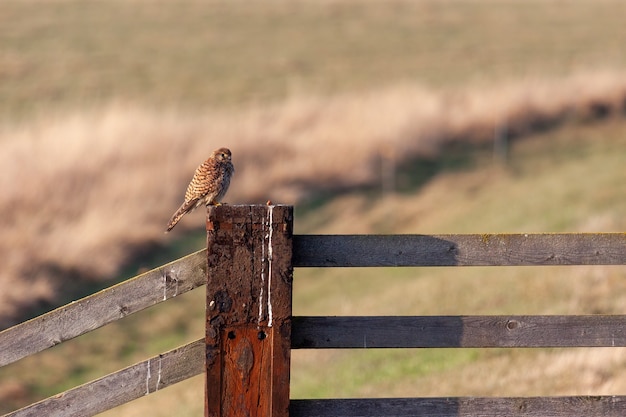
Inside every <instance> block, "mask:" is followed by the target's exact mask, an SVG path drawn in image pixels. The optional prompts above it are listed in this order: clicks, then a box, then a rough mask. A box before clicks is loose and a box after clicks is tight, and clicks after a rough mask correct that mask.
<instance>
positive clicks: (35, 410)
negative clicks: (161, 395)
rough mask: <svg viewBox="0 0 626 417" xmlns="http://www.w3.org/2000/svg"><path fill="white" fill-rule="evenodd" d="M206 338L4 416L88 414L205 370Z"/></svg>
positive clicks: (86, 416) (74, 416)
mask: <svg viewBox="0 0 626 417" xmlns="http://www.w3.org/2000/svg"><path fill="white" fill-rule="evenodd" d="M204 349H205V348H204V339H200V340H196V341H195V342H192V343H189V344H187V345H185V346H181V347H179V348H177V349H173V350H170V351H169V352H166V353H163V354H161V355H158V356H154V357H152V358H150V359H148V360H146V361H143V362H139V363H137V364H135V365H132V366H129V367H128V368H125V369H122V370H120V371H117V372H114V373H112V374H110V375H107V376H105V377H102V378H99V379H96V380H94V381H91V382H88V383H86V384H84V385H80V386H78V387H76V388H73V389H70V390H68V391H65V392H63V393H61V394H58V395H55V396H53V397H50V398H47V399H45V400H43V401H40V402H38V403H35V404H32V405H29V406H28V407H24V408H21V409H19V410H17V411H14V412H12V413H9V414H6V415H5V417H41V416H46V417H89V416H93V415H96V414H98V413H101V412H103V411H106V410H109V409H111V408H114V407H117V406H119V405H122V404H125V403H127V402H129V401H132V400H134V399H137V398H139V397H143V396H144V395H148V394H152V393H154V392H156V391H158V390H160V389H163V388H165V387H168V386H170V385H173V384H175V383H177V382H180V381H182V380H185V379H187V378H190V377H192V376H195V375H198V374H200V373H202V372H203V371H204Z"/></svg>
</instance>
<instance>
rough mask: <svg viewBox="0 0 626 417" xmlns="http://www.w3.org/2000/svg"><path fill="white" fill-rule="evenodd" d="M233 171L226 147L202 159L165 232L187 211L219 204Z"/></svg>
mask: <svg viewBox="0 0 626 417" xmlns="http://www.w3.org/2000/svg"><path fill="white" fill-rule="evenodd" d="M234 172H235V167H234V166H233V163H232V155H231V153H230V150H229V149H227V148H219V149H217V150H215V151H213V154H212V155H211V156H210V157H209V159H207V160H206V161H204V162H203V163H202V164H201V165H200V166H199V167H198V168H197V169H196V172H195V173H194V174H193V178H192V179H191V182H190V183H189V186H188V187H187V192H186V193H185V202H184V203H183V204H182V205H181V206H180V208H179V209H178V210H176V213H174V215H173V216H172V218H171V219H170V221H169V223H168V224H167V232H169V231H170V230H172V229H173V228H174V226H176V223H178V221H179V220H180V219H181V218H182V217H183V216H184V215H185V214H187V213H190V212H192V211H193V210H194V209H196V208H198V207H200V206H201V205H202V204H206V205H207V206H215V205H219V204H220V201H221V200H222V198H224V195H225V194H226V191H227V190H228V186H229V185H230V177H232V175H233V173H234Z"/></svg>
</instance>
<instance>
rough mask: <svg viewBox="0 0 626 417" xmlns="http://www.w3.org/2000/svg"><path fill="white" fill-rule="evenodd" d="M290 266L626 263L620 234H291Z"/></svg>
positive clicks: (625, 247)
mask: <svg viewBox="0 0 626 417" xmlns="http://www.w3.org/2000/svg"><path fill="white" fill-rule="evenodd" d="M293 241H294V247H293V255H294V258H293V265H294V267H373V266H488V265H503V266H504V265H506V266H509V265H511V266H513V265H626V233H554V234H550V233H548V234H545V233H541V234H468V235H296V236H294V240H293Z"/></svg>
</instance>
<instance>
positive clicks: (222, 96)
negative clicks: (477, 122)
mask: <svg viewBox="0 0 626 417" xmlns="http://www.w3.org/2000/svg"><path fill="white" fill-rule="evenodd" d="M0 11H1V13H0V42H1V44H2V54H0V78H1V79H2V83H0V97H2V100H0V115H3V116H4V118H5V119H7V118H12V119H14V118H15V117H17V118H22V117H25V116H27V115H29V114H32V113H33V112H36V113H41V112H48V111H50V110H52V109H54V110H56V111H58V110H59V109H64V108H72V109H73V108H76V107H79V108H81V107H82V106H93V105H97V104H102V103H108V102H109V101H111V100H120V99H123V100H129V101H133V102H139V103H141V104H144V105H147V106H149V107H168V106H183V107H186V108H189V107H191V108H195V107H197V106H212V107H220V108H222V107H224V106H233V105H235V106H236V105H241V104H257V103H266V102H267V101H268V100H269V101H276V100H281V99H284V98H286V97H291V96H293V95H301V94H311V93H313V94H323V95H326V94H334V93H337V92H345V91H355V90H361V91H369V90H371V89H372V87H374V86H379V85H389V84H395V83H397V82H400V81H401V82H417V83H422V84H426V85H429V86H435V87H440V86H444V87H447V86H453V87H457V86H465V85H467V84H468V83H475V82H479V83H487V84H488V83H491V82H493V81H496V80H502V79H506V80H508V79H512V78H513V79H517V78H521V77H528V76H530V77H536V76H541V77H545V76H556V77H558V76H562V75H565V74H568V73H570V72H572V71H575V70H586V69H598V67H607V68H615V67H618V68H623V67H624V65H625V64H626V51H625V50H624V48H623V40H624V39H625V38H626V33H625V32H626V29H624V25H623V16H624V15H626V4H624V2H621V1H619V0H613V1H611V0H601V1H585V0H577V1H571V2H567V4H564V3H563V2H561V1H557V0H547V1H514V0H504V1H492V0H484V1H481V0H478V1H465V0H458V1H457V0H447V1H433V0H427V1H409V0H392V1H386V2H377V1H368V0H354V1H340V0H323V1H312V0H305V1H299V2H283V1H263V2H262V3H258V4H254V5H251V4H249V3H248V2H245V1H208V2H204V1H193V0H183V1H171V2H157V1H145V0H144V1H142V0H138V1H123V0H112V1H106V2H104V1H95V2H82V1H72V0H51V1H36V0H29V1H20V0H7V1H3V2H2V5H1V6H0Z"/></svg>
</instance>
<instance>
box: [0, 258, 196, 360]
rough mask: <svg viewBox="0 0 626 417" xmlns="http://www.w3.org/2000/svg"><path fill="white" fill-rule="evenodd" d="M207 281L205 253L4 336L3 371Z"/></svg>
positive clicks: (1, 338) (0, 353) (0, 356)
mask: <svg viewBox="0 0 626 417" xmlns="http://www.w3.org/2000/svg"><path fill="white" fill-rule="evenodd" d="M205 282H206V250H200V251H198V252H195V253H192V254H191V255H188V256H185V257H183V258H181V259H178V260H176V261H174V262H171V263H168V264H166V265H163V266H161V267H159V268H156V269H153V270H151V271H148V272H146V273H144V274H141V275H138V276H137V277H135V278H131V279H129V280H127V281H124V282H122V283H120V284H117V285H115V286H112V287H109V288H106V289H104V290H102V291H100V292H98V293H96V294H93V295H90V296H88V297H85V298H82V299H80V300H78V301H75V302H72V303H70V304H67V305H65V306H63V307H60V308H57V309H56V310H53V311H51V312H49V313H46V314H44V315H41V316H39V317H36V318H34V319H32V320H29V321H26V322H24V323H21V324H18V325H16V326H13V327H10V328H8V329H6V330H4V331H2V332H0V346H2V349H0V366H4V365H7V364H9V363H12V362H15V361H17V360H19V359H21V358H24V357H26V356H29V355H32V354H34V353H37V352H40V351H42V350H44V349H47V348H49V347H52V346H55V345H58V344H59V343H61V342H64V341H66V340H69V339H72V338H74V337H77V336H80V335H82V334H85V333H87V332H89V331H91V330H94V329H97V328H99V327H101V326H104V325H105V324H107V323H111V322H113V321H115V320H118V319H120V318H122V317H125V316H127V315H129V314H133V313H136V312H137V311H140V310H143V309H144V308H147V307H150V306H152V305H155V304H158V303H160V302H162V301H165V300H167V299H170V298H173V297H176V296H178V295H181V294H183V293H185V292H187V291H190V290H192V289H194V288H196V287H199V286H201V285H204V284H205Z"/></svg>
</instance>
